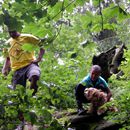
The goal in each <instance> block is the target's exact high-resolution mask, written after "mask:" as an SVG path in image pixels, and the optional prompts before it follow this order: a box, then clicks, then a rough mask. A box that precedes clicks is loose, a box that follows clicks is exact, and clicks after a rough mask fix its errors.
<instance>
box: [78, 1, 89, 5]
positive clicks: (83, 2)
mask: <svg viewBox="0 0 130 130" xmlns="http://www.w3.org/2000/svg"><path fill="white" fill-rule="evenodd" d="M85 2H89V0H76V1H75V4H76V5H78V6H79V5H84V4H85Z"/></svg>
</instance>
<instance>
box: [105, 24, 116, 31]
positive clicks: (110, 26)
mask: <svg viewBox="0 0 130 130" xmlns="http://www.w3.org/2000/svg"><path fill="white" fill-rule="evenodd" d="M103 27H104V29H108V30H114V28H115V25H114V24H110V23H107V24H104V25H103Z"/></svg>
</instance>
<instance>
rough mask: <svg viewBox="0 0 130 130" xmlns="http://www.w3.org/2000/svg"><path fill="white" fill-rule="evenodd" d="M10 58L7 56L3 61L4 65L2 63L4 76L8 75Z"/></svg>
mask: <svg viewBox="0 0 130 130" xmlns="http://www.w3.org/2000/svg"><path fill="white" fill-rule="evenodd" d="M10 65H11V64H10V58H9V57H7V58H6V59H5V63H4V65H3V68H2V74H3V75H5V76H7V75H8V73H9V72H10V70H11V69H10Z"/></svg>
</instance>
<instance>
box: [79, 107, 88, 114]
mask: <svg viewBox="0 0 130 130" xmlns="http://www.w3.org/2000/svg"><path fill="white" fill-rule="evenodd" d="M85 113H86V110H85V109H83V108H80V109H78V115H84V114H85Z"/></svg>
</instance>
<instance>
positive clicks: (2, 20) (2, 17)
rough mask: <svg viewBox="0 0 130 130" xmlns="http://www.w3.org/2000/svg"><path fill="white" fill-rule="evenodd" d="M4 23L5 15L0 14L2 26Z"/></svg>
mask: <svg viewBox="0 0 130 130" xmlns="http://www.w3.org/2000/svg"><path fill="white" fill-rule="evenodd" d="M3 22H4V16H3V14H0V24H2V23H3Z"/></svg>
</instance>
